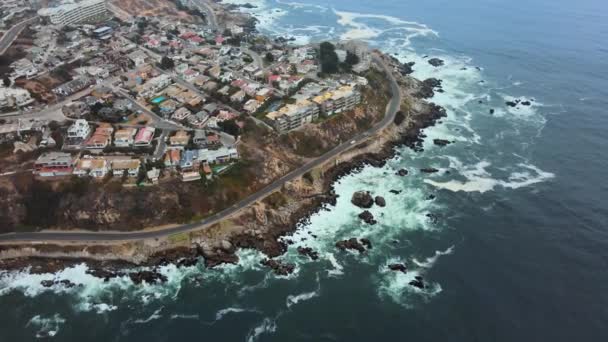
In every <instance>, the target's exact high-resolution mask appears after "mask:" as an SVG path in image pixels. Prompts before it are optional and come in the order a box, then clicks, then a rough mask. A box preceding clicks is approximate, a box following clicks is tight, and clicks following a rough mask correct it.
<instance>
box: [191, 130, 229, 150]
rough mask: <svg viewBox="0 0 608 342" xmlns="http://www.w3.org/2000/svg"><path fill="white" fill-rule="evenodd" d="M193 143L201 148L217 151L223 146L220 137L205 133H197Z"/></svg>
mask: <svg viewBox="0 0 608 342" xmlns="http://www.w3.org/2000/svg"><path fill="white" fill-rule="evenodd" d="M192 142H193V143H194V144H195V145H197V146H199V147H202V148H207V149H217V148H219V147H221V146H222V142H221V141H220V136H219V135H217V134H215V133H207V132H204V131H196V132H195V133H194V138H193V140H192Z"/></svg>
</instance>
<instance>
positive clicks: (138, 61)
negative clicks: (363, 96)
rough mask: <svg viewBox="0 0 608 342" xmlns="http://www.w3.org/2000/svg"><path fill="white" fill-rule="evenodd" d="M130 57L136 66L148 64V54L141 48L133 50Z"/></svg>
mask: <svg viewBox="0 0 608 342" xmlns="http://www.w3.org/2000/svg"><path fill="white" fill-rule="evenodd" d="M128 57H129V59H130V60H131V62H133V64H135V67H139V66H142V65H144V64H146V58H148V55H146V53H145V52H143V51H141V50H135V51H133V52H131V53H130V54H129V55H128Z"/></svg>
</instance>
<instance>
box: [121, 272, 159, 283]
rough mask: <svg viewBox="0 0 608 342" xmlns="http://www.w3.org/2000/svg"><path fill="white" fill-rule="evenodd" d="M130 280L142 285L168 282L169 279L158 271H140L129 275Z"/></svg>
mask: <svg viewBox="0 0 608 342" xmlns="http://www.w3.org/2000/svg"><path fill="white" fill-rule="evenodd" d="M129 278H131V281H132V282H133V283H135V284H141V283H144V282H145V283H147V284H156V283H164V282H166V281H167V277H165V276H164V275H162V274H160V273H158V272H156V271H139V272H134V273H129Z"/></svg>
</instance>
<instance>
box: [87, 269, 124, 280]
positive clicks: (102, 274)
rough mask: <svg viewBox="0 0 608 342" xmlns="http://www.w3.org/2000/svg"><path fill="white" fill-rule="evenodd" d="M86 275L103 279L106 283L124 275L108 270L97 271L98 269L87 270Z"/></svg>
mask: <svg viewBox="0 0 608 342" xmlns="http://www.w3.org/2000/svg"><path fill="white" fill-rule="evenodd" d="M86 273H87V274H90V275H92V276H94V277H97V278H101V279H103V281H104V282H107V281H109V280H110V279H112V278H117V277H122V276H123V275H124V273H122V272H116V271H113V270H110V269H99V268H94V269H88V270H87V272H86Z"/></svg>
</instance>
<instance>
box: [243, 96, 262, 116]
mask: <svg viewBox="0 0 608 342" xmlns="http://www.w3.org/2000/svg"><path fill="white" fill-rule="evenodd" d="M258 108H260V103H259V102H258V100H256V99H251V100H249V101H247V102H245V104H244V105H243V109H244V110H245V111H246V112H247V113H254V112H255V111H256V110H258Z"/></svg>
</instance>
